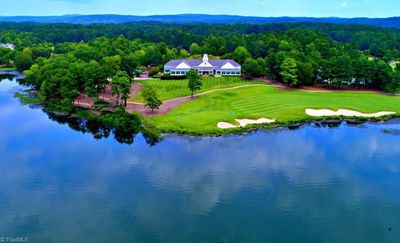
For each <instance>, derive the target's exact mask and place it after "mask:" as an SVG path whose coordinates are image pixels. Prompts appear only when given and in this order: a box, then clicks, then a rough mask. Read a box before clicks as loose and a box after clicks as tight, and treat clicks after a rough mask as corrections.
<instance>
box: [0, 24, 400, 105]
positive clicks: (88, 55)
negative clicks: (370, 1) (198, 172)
mask: <svg viewBox="0 0 400 243" xmlns="http://www.w3.org/2000/svg"><path fill="white" fill-rule="evenodd" d="M0 42H5V43H14V44H16V45H17V49H16V50H15V51H5V50H3V49H0V54H1V57H2V58H1V60H0V61H1V62H2V63H9V62H10V61H12V62H13V64H15V65H16V67H17V68H18V69H19V70H21V71H25V73H26V74H27V76H28V79H29V80H30V81H31V82H32V83H33V84H34V85H35V86H36V87H38V89H40V90H41V92H42V93H43V94H44V96H45V97H46V98H47V99H49V100H51V99H57V100H58V101H62V102H63V103H65V104H71V103H72V101H73V98H74V97H76V96H77V94H78V93H79V92H83V91H84V92H85V93H87V94H88V95H89V96H91V97H94V98H96V97H98V96H99V94H100V93H101V92H102V91H104V88H105V85H106V84H107V83H110V82H111V80H114V83H113V86H112V87H113V89H112V90H113V94H115V96H117V101H118V105H119V104H121V105H123V104H124V103H125V102H126V98H127V94H126V91H127V88H126V87H128V81H127V80H129V81H130V82H132V80H131V77H132V73H133V72H134V70H137V69H147V70H148V71H149V72H150V74H156V73H158V72H159V71H160V70H161V69H162V67H163V65H164V64H165V63H166V62H167V61H168V60H170V59H177V58H189V57H190V56H196V55H199V54H202V53H208V54H210V56H215V57H217V58H232V59H234V60H236V61H237V62H239V63H240V64H242V68H243V74H244V76H245V77H247V78H255V77H267V78H270V79H275V80H278V81H281V82H284V83H287V84H288V85H292V86H299V85H316V84H322V85H327V86H330V87H341V86H345V85H346V86H347V85H354V86H360V87H369V88H376V89H385V90H387V91H390V92H394V91H396V90H397V89H398V87H399V82H400V81H399V79H400V78H399V76H400V75H399V69H400V68H398V67H396V61H397V60H399V58H400V51H399V50H400V32H399V31H398V30H392V29H383V28H378V27H371V26H363V25H336V24H322V23H302V24H269V25H255V24H235V25H207V24H161V23H132V24H118V25H113V24H110V25H101V24H94V25H72V24H34V23H20V24H16V23H12V24H11V23H0ZM124 87H125V88H124Z"/></svg>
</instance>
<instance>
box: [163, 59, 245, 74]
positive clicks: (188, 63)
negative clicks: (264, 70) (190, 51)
mask: <svg viewBox="0 0 400 243" xmlns="http://www.w3.org/2000/svg"><path fill="white" fill-rule="evenodd" d="M190 69H196V70H197V71H198V72H199V74H200V75H216V76H240V75H241V74H242V72H241V66H240V65H239V64H238V63H237V62H235V61H234V60H231V59H223V60H209V59H208V55H207V54H204V56H203V59H202V60H186V59H181V60H171V61H169V62H168V63H167V64H165V66H164V73H165V74H169V75H172V76H183V75H186V73H187V72H188V71H189V70H190Z"/></svg>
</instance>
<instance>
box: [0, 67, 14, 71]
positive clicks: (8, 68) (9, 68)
mask: <svg viewBox="0 0 400 243" xmlns="http://www.w3.org/2000/svg"><path fill="white" fill-rule="evenodd" d="M14 70H16V68H15V67H0V71H3V72H8V71H14Z"/></svg>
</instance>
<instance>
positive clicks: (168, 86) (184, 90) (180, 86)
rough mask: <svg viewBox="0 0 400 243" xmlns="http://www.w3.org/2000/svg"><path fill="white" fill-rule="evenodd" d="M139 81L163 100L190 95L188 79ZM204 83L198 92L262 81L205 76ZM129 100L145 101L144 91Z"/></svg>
mask: <svg viewBox="0 0 400 243" xmlns="http://www.w3.org/2000/svg"><path fill="white" fill-rule="evenodd" d="M137 82H140V83H143V84H144V85H145V86H147V85H149V86H150V85H151V86H153V87H154V88H155V89H156V90H157V91H158V94H159V96H160V99H161V100H163V101H165V100H169V99H173V98H178V97H184V96H189V95H190V90H189V89H188V87H187V86H188V81H187V80H142V81H137ZM202 83H203V86H202V88H201V90H199V91H196V92H195V93H196V94H198V93H201V92H205V91H208V90H213V89H221V88H230V87H236V86H241V85H248V84H260V83H262V82H256V81H247V80H243V79H242V78H240V77H220V78H215V77H203V79H202ZM129 100H130V101H135V102H143V96H142V92H141V91H139V94H138V95H137V96H136V97H132V98H130V99H129Z"/></svg>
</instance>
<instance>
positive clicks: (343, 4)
mask: <svg viewBox="0 0 400 243" xmlns="http://www.w3.org/2000/svg"><path fill="white" fill-rule="evenodd" d="M348 6H349V4H348V3H347V2H342V3H340V5H339V7H341V8H347V7H348Z"/></svg>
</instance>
